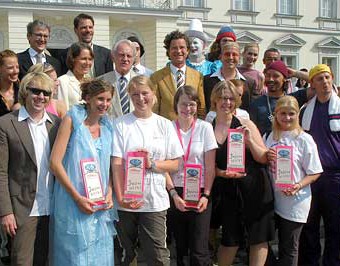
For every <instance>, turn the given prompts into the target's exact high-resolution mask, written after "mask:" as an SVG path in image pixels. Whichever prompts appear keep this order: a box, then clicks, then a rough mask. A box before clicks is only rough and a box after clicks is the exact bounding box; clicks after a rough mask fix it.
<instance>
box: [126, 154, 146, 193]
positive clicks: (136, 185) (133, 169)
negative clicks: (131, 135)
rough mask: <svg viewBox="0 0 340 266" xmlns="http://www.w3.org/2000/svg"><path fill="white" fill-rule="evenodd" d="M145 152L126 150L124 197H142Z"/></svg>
mask: <svg viewBox="0 0 340 266" xmlns="http://www.w3.org/2000/svg"><path fill="white" fill-rule="evenodd" d="M145 156H146V153H145V152H142V151H141V152H128V153H127V158H126V168H125V180H124V196H123V197H124V198H125V199H138V198H142V197H143V193H144V177H145V162H146V160H145V159H146V158H145Z"/></svg>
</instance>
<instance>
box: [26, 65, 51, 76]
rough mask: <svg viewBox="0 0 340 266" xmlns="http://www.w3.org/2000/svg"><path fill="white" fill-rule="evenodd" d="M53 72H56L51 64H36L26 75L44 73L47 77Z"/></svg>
mask: <svg viewBox="0 0 340 266" xmlns="http://www.w3.org/2000/svg"><path fill="white" fill-rule="evenodd" d="M53 71H54V72H56V71H55V69H54V67H53V66H52V65H51V64H49V63H47V62H45V63H37V64H35V65H32V66H31V67H30V68H29V69H28V71H27V73H30V72H43V73H46V74H47V75H49V74H50V73H51V72H53ZM56 73H57V72H56Z"/></svg>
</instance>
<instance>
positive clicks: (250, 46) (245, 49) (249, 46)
mask: <svg viewBox="0 0 340 266" xmlns="http://www.w3.org/2000/svg"><path fill="white" fill-rule="evenodd" d="M250 48H256V49H257V50H258V51H260V46H259V44H258V43H257V42H251V43H247V44H246V45H245V46H244V48H243V53H244V52H246V51H247V50H248V49H250Z"/></svg>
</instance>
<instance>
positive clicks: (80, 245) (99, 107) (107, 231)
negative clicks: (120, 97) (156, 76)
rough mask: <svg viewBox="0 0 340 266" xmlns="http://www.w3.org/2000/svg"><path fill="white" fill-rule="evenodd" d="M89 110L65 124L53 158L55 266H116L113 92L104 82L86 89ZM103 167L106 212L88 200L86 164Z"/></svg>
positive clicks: (78, 108)
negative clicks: (111, 172) (83, 166)
mask: <svg viewBox="0 0 340 266" xmlns="http://www.w3.org/2000/svg"><path fill="white" fill-rule="evenodd" d="M81 90H82V99H83V100H84V101H85V102H86V104H84V105H75V106H74V107H73V108H72V109H71V110H70V111H69V112H68V113H67V115H66V116H65V118H64V119H63V121H62V123H61V126H60V128H59V132H58V136H57V138H56V141H55V143H54V144H55V145H54V146H53V150H52V153H51V163H50V167H51V170H52V171H53V173H54V174H55V177H56V182H55V186H54V193H53V200H52V214H51V220H50V222H51V223H50V239H51V240H50V244H51V247H50V251H51V253H50V261H51V265H55V266H61V265H72V266H76V265H79V266H97V265H100V266H112V265H114V254H113V241H114V235H115V234H116V231H115V227H114V221H115V220H117V217H118V216H117V212H116V210H115V209H113V200H112V179H111V178H110V175H109V169H110V157H111V151H112V125H111V122H110V121H109V119H108V117H107V116H106V111H107V109H108V108H109V107H110V105H111V99H112V96H113V88H112V86H111V85H108V84H106V83H105V82H104V81H101V80H93V81H89V82H85V83H83V84H81ZM84 159H85V160H86V159H93V160H95V161H96V162H97V165H98V166H99V172H100V176H101V181H102V187H103V192H104V195H105V207H103V209H98V208H96V207H97V206H96V205H95V202H94V201H93V200H90V199H88V198H87V197H86V193H85V186H84V181H83V178H82V171H81V164H80V161H81V160H84Z"/></svg>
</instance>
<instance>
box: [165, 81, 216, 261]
mask: <svg viewBox="0 0 340 266" xmlns="http://www.w3.org/2000/svg"><path fill="white" fill-rule="evenodd" d="M198 102H199V99H198V95H197V92H196V90H195V89H194V88H192V87H191V86H183V87H181V88H180V89H178V90H177V92H176V94H175V97H174V110H175V113H176V114H177V115H178V118H177V120H175V121H173V125H174V127H175V130H176V132H177V136H178V138H179V140H180V142H181V144H182V147H183V149H184V153H185V154H184V156H183V164H181V167H180V169H179V171H178V172H175V173H172V174H171V180H170V182H169V183H168V186H167V187H168V190H169V193H170V195H171V198H172V200H173V203H174V204H173V206H172V209H173V210H172V216H171V218H172V219H173V221H174V235H175V240H176V251H177V265H178V266H182V265H185V262H184V255H185V253H186V250H187V246H188V247H189V254H190V265H192V266H200V265H202V266H203V265H210V264H211V260H210V253H209V248H208V240H209V223H210V216H211V201H210V200H209V199H210V191H211V186H212V183H213V180H214V178H215V152H216V150H215V149H216V148H217V143H216V140H215V136H214V131H213V128H212V126H211V124H209V123H208V122H205V121H202V120H200V119H197V104H198ZM188 165H196V166H198V167H200V168H201V175H200V176H199V179H200V180H198V181H199V183H200V184H199V188H198V189H199V191H200V198H199V199H197V202H194V203H193V204H191V205H190V206H188V205H187V203H188V202H186V201H185V197H184V175H185V174H184V172H185V171H187V169H188V168H187V166H188ZM196 169H197V168H196ZM196 191H197V190H196ZM188 207H190V208H188Z"/></svg>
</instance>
